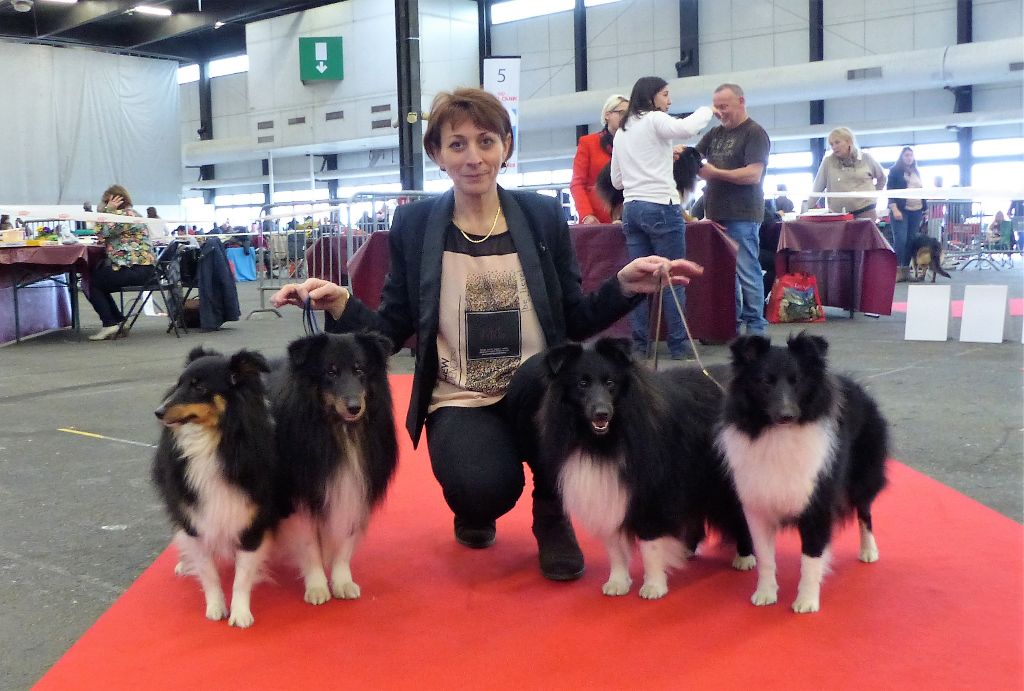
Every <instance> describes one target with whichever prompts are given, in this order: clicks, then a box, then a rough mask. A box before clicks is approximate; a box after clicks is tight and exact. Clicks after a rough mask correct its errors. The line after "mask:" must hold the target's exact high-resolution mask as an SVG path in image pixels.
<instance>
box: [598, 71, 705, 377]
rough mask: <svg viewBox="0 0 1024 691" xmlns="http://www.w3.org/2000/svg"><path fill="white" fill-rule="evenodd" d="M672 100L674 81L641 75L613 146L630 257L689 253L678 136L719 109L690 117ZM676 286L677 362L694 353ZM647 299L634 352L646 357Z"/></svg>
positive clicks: (636, 315)
mask: <svg viewBox="0 0 1024 691" xmlns="http://www.w3.org/2000/svg"><path fill="white" fill-rule="evenodd" d="M671 105H672V99H671V98H669V93H668V82H666V81H665V80H664V79H662V78H661V77H641V78H640V79H638V80H637V82H636V84H634V85H633V92H632V93H631V94H630V95H629V110H628V112H627V113H626V117H625V118H623V120H622V124H621V125H619V131H618V133H617V134H616V135H615V147H614V148H613V149H612V170H611V175H612V185H614V186H615V188H616V189H620V190H622V196H623V199H624V203H623V205H622V232H623V234H624V235H625V236H626V249H627V250H628V251H629V257H630V259H635V258H637V257H643V256H646V255H649V254H657V255H660V256H663V257H668V258H669V259H682V258H684V257H685V256H686V225H685V223H684V221H683V210H682V206H680V204H681V202H682V200H681V199H680V198H679V190H677V189H676V185H675V181H674V180H673V178H672V159H673V153H674V151H673V147H672V140H674V139H689V138H690V137H693V136H695V135H696V134H698V133H699V132H700V131H701V130H702V129H704V127H706V126H707V124H708V123H709V122H711V118H712V117H714V111H712V110H711V108H710V107H708V106H701V107H700V108H698V109H697V110H696V111H694V113H693V114H692V115H690V116H688V117H685V118H674V117H672V116H671V115H669V114H668V109H669V106H671ZM670 290H675V294H676V296H677V297H678V298H679V301H680V303H682V302H683V291H682V290H676V289H675V288H674V287H672V286H667V287H666V288H665V298H664V302H665V306H666V308H665V310H664V312H663V314H664V315H665V325H666V327H667V328H668V339H667V340H668V349H669V354H670V356H671V358H672V359H673V360H682V359H684V358H686V357H687V356H688V355H690V354H691V353H692V352H693V351H692V348H691V347H690V343H689V340H688V339H687V337H686V331H685V329H684V327H683V320H682V317H681V316H680V315H679V311H678V310H677V309H676V307H675V303H674V301H673V299H672V295H671V294H670V293H669V292H668V291H670ZM648 315H649V310H648V306H647V303H646V301H645V302H642V303H640V305H638V306H637V308H636V309H635V310H633V312H632V314H631V315H630V318H631V320H632V323H633V350H634V351H635V352H637V353H639V354H642V355H644V356H646V355H647V351H648V348H649V337H648V334H649V332H650V324H649V323H648V321H649V316H648Z"/></svg>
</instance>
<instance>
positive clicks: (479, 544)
mask: <svg viewBox="0 0 1024 691" xmlns="http://www.w3.org/2000/svg"><path fill="white" fill-rule="evenodd" d="M494 534H495V523H494V521H491V522H490V523H484V524H476V525H474V524H471V523H469V522H467V521H465V520H463V519H462V518H460V517H459V516H456V517H455V541H456V542H458V543H459V544H460V545H465V546H466V547H470V548H472V549H485V548H487V547H490V546H491V545H493V544H494Z"/></svg>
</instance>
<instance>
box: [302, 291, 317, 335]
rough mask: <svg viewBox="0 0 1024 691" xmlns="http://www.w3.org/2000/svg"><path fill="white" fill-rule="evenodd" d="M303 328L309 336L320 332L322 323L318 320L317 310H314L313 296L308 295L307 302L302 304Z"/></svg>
mask: <svg viewBox="0 0 1024 691" xmlns="http://www.w3.org/2000/svg"><path fill="white" fill-rule="evenodd" d="M302 329H303V331H305V332H306V335H307V336H315V335H317V334H318V333H320V324H318V323H317V320H316V312H314V311H313V298H311V297H309V296H306V302H305V303H303V305H302Z"/></svg>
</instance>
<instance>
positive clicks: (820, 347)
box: [786, 331, 828, 362]
mask: <svg viewBox="0 0 1024 691" xmlns="http://www.w3.org/2000/svg"><path fill="white" fill-rule="evenodd" d="M786 345H787V346H788V347H789V350H790V352H792V353H793V354H794V355H796V356H798V357H800V358H803V359H806V358H813V359H815V360H820V361H821V362H824V361H825V354H826V353H828V341H826V340H825V339H824V338H822V337H821V336H812V335H811V334H809V333H807V332H806V331H801V332H800V333H798V334H797V335H796V336H790V337H789V340H788V341H787V342H786Z"/></svg>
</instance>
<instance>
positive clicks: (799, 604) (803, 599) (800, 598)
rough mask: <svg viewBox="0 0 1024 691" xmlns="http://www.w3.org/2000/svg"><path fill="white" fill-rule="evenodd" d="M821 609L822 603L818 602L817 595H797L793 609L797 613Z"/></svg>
mask: <svg viewBox="0 0 1024 691" xmlns="http://www.w3.org/2000/svg"><path fill="white" fill-rule="evenodd" d="M819 609H820V603H819V602H818V598H816V597H809V596H805V595H797V598H796V600H795V601H794V602H793V611H794V612H796V613H797V614H807V613H808V612H817V611H818V610H819Z"/></svg>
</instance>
